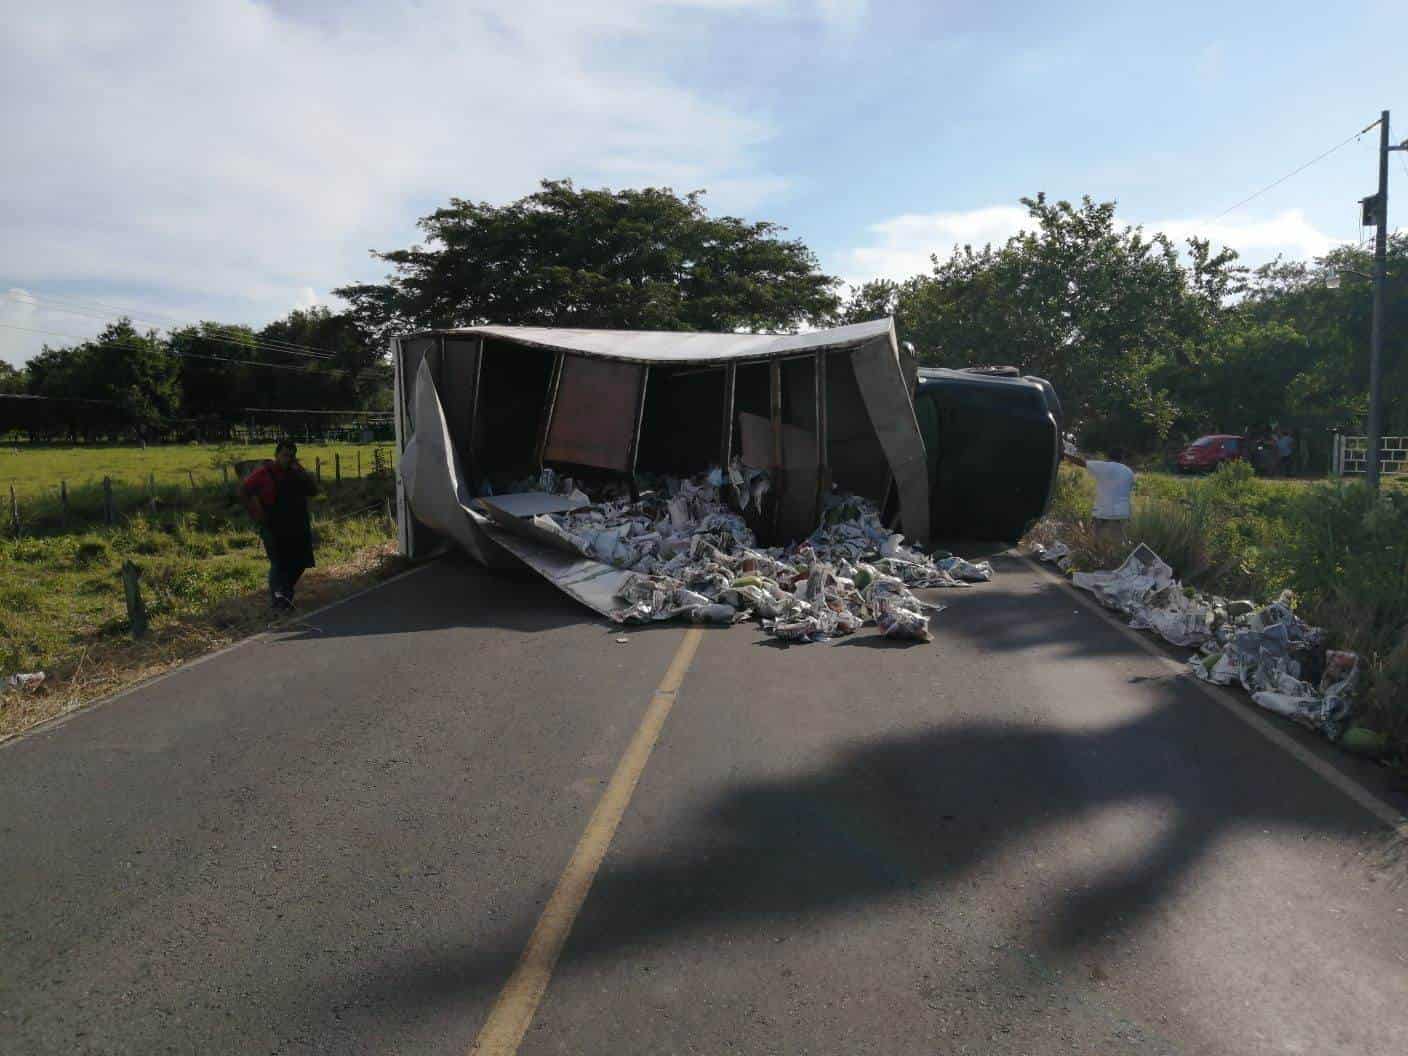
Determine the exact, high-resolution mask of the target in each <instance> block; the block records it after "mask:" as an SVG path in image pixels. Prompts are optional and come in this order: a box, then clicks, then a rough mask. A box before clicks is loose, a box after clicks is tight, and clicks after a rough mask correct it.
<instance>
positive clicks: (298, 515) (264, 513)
mask: <svg viewBox="0 0 1408 1056" xmlns="http://www.w3.org/2000/svg"><path fill="white" fill-rule="evenodd" d="M317 492H318V483H317V481H316V480H314V479H313V476H312V474H310V473H309V472H308V471H307V470H306V469H304V468H303V467H302V466H301V465H299V464H298V446H297V445H296V444H295V443H294V442H293V441H292V440H280V441H279V445H278V447H276V448H275V449H274V457H273V458H272V459H270V460H269V461H267V462H265V463H264V464H263V465H262V466H260V467H259V468H258V469H256V470H255V471H254V472H253V473H251V474H250V475H249V476H248V477H246V478H245V480H244V483H243V484H242V485H241V486H240V495H241V497H242V498H243V499H244V505H245V509H246V510H248V511H249V515H250V517H252V518H253V519H254V522H255V524H257V525H258V526H259V537H260V538H261V539H263V540H264V552H265V553H266V554H268V555H269V599H270V601H271V603H272V604H273V606H274V611H275V612H283V611H285V610H287V609H290V608H292V607H293V588H294V585H295V584H297V582H298V577H299V576H301V575H303V571H304V569H308V568H312V567H313V528H312V525H311V524H310V523H309V520H308V497H309V496H310V495H316V494H317Z"/></svg>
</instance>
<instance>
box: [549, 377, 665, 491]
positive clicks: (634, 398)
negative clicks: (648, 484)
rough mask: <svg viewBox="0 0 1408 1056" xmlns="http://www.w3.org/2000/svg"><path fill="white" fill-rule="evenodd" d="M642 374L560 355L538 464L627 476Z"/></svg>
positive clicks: (636, 423)
mask: <svg viewBox="0 0 1408 1056" xmlns="http://www.w3.org/2000/svg"><path fill="white" fill-rule="evenodd" d="M645 370H646V368H645V367H643V366H638V365H635V364H628V363H609V362H605V361H602V360H599V359H590V358H588V357H586V356H576V355H569V356H565V357H564V358H563V363H562V380H561V383H560V384H559V385H558V388H557V399H556V401H555V403H554V405H553V412H552V421H551V422H550V423H549V425H548V438H547V444H546V446H545V447H544V450H543V461H545V462H567V463H571V464H573V465H578V466H592V467H594V468H596V469H607V470H614V471H616V472H618V473H628V472H630V469H631V453H632V448H633V444H634V440H635V435H636V428H637V425H638V414H639V410H640V396H641V386H642V385H643V384H644V383H645Z"/></svg>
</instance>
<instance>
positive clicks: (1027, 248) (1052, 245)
mask: <svg viewBox="0 0 1408 1056" xmlns="http://www.w3.org/2000/svg"><path fill="white" fill-rule="evenodd" d="M1022 202H1023V204H1024V205H1025V206H1026V207H1027V211H1028V214H1029V216H1030V221H1031V223H1030V227H1029V228H1028V229H1027V230H1024V231H1022V232H1021V233H1019V234H1017V235H1015V236H1013V237H1012V238H1011V239H1009V240H1008V241H1007V242H1006V243H1004V244H1003V245H1001V246H997V247H994V246H992V245H988V246H985V247H983V248H982V249H980V250H975V249H974V248H973V247H971V246H964V247H962V248H961V249H959V250H958V251H957V252H955V253H954V254H953V256H951V257H950V258H948V259H946V260H941V259H939V258H937V257H935V258H933V270H932V271H931V273H930V274H928V275H919V276H915V277H914V278H912V279H909V280H908V281H906V282H903V283H900V284H899V285H898V286H893V287H891V286H889V285H887V284H884V283H871V284H868V285H867V286H865V287H862V288H861V289H860V290H859V291H857V293H856V294H855V295H853V298H852V301H851V303H850V304H849V305H847V307H846V309H845V315H846V317H848V318H849V317H852V316H854V317H860V316H863V315H865V314H866V313H868V312H870V311H872V310H874V309H877V308H882V307H886V306H889V305H891V304H892V305H893V310H894V314H895V316H896V323H897V326H898V328H899V330H900V334H901V337H903V338H905V339H908V340H911V341H913V342H915V344H916V345H917V346H918V348H919V351H920V354H921V356H922V357H923V358H924V359H925V360H926V361H928V362H931V363H935V364H941V365H948V366H966V365H973V364H979V363H1010V364H1014V365H1017V366H1019V367H1021V368H1022V369H1023V370H1024V371H1026V372H1028V373H1033V374H1039V375H1042V376H1044V377H1046V378H1048V379H1049V380H1050V381H1051V382H1052V383H1053V384H1054V385H1055V386H1056V388H1057V391H1058V392H1059V393H1060V395H1061V399H1062V401H1063V404H1064V405H1065V407H1066V409H1067V412H1068V415H1069V418H1070V420H1071V422H1072V424H1073V425H1075V426H1076V427H1077V428H1079V429H1081V431H1082V432H1083V433H1084V434H1085V436H1086V438H1087V439H1088V440H1089V441H1090V442H1091V443H1094V444H1112V443H1123V444H1134V445H1137V446H1140V447H1148V446H1152V443H1153V442H1154V441H1155V440H1156V439H1157V438H1162V437H1164V436H1166V435H1167V434H1168V433H1169V431H1170V430H1171V429H1172V428H1173V426H1174V423H1175V422H1176V421H1177V419H1178V416H1179V408H1178V405H1177V403H1176V402H1175V399H1174V394H1173V392H1172V391H1171V388H1170V385H1169V384H1168V382H1167V378H1166V377H1165V373H1166V371H1167V368H1168V367H1169V366H1170V365H1174V366H1176V367H1178V368H1179V369H1182V370H1185V371H1186V370H1193V369H1196V365H1197V363H1198V361H1199V358H1200V357H1201V355H1202V353H1203V349H1204V345H1205V341H1206V338H1207V335H1208V334H1209V333H1210V332H1211V331H1212V329H1213V328H1214V327H1216V326H1217V325H1218V324H1219V321H1220V319H1221V317H1222V316H1223V314H1224V313H1225V311H1226V308H1225V303H1226V301H1227V299H1228V298H1229V297H1230V296H1231V295H1233V294H1234V293H1235V292H1237V291H1238V290H1239V289H1240V284H1241V281H1242V270H1241V269H1240V268H1238V267H1237V266H1236V264H1235V259H1236V258H1235V254H1233V253H1231V252H1230V251H1222V252H1214V251H1213V250H1212V248H1211V247H1210V246H1209V245H1208V244H1207V243H1206V242H1201V241H1197V240H1194V241H1192V242H1190V243H1189V246H1188V253H1189V257H1190V258H1191V261H1192V264H1191V265H1190V266H1185V265H1184V264H1183V263H1182V261H1181V260H1180V258H1179V253H1178V250H1177V248H1176V247H1175V246H1174V245H1173V243H1172V242H1171V241H1170V240H1169V239H1168V238H1167V237H1165V236H1164V235H1162V234H1154V235H1146V234H1145V233H1144V231H1143V230H1142V229H1140V228H1138V227H1128V226H1123V227H1122V226H1118V225H1117V224H1116V222H1115V204H1114V203H1113V202H1100V203H1097V202H1094V201H1092V200H1091V199H1090V198H1085V199H1083V200H1082V201H1081V203H1080V204H1079V205H1073V204H1072V203H1070V202H1065V201H1060V202H1054V203H1053V202H1050V201H1048V200H1047V199H1046V197H1045V195H1038V196H1037V197H1035V198H1024V199H1023V200H1022Z"/></svg>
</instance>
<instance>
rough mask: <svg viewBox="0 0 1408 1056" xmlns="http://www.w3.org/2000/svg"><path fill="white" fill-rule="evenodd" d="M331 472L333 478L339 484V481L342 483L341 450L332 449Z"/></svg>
mask: <svg viewBox="0 0 1408 1056" xmlns="http://www.w3.org/2000/svg"><path fill="white" fill-rule="evenodd" d="M332 473H333V479H335V480H336V481H337V482H338V483H339V484H341V483H342V452H341V451H334V452H333V453H332Z"/></svg>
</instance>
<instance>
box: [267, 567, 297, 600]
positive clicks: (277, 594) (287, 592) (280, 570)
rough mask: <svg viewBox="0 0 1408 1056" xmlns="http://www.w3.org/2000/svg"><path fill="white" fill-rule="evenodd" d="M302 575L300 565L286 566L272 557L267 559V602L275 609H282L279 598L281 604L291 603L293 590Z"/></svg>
mask: <svg viewBox="0 0 1408 1056" xmlns="http://www.w3.org/2000/svg"><path fill="white" fill-rule="evenodd" d="M302 575H303V568H302V566H300V565H288V564H285V563H284V562H283V561H280V560H278V559H277V558H273V557H271V558H270V559H269V601H270V602H271V603H272V604H273V605H274V607H275V608H282V607H283V606H282V605H281V604H280V602H279V599H280V598H281V597H282V598H283V604H292V603H293V588H294V587H296V586H297V585H298V579H299V577H300V576H302Z"/></svg>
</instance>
